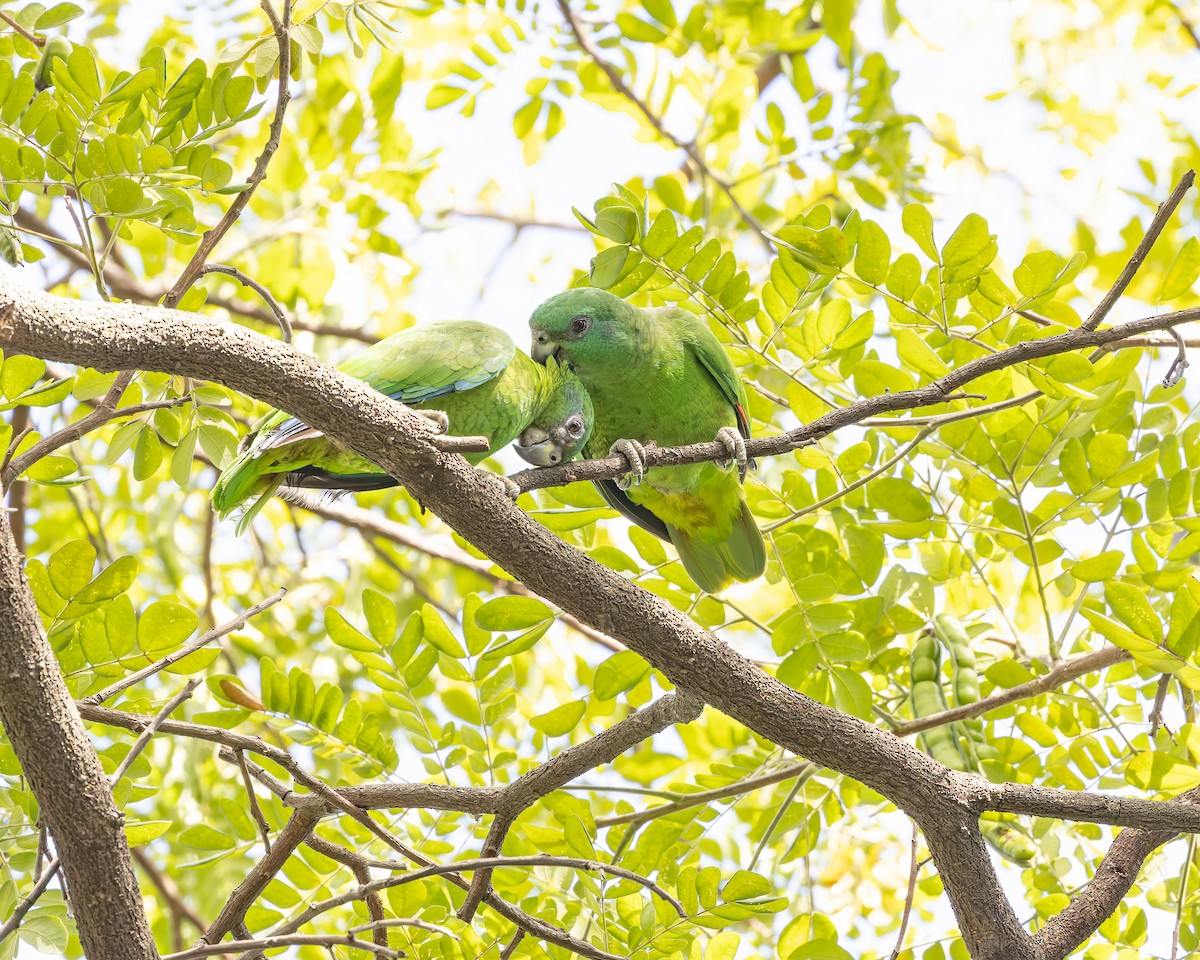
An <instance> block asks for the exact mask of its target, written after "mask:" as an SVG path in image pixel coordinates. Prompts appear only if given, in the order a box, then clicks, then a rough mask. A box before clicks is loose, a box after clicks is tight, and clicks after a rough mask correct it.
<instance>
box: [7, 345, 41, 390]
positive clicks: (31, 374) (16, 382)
mask: <svg viewBox="0 0 1200 960" xmlns="http://www.w3.org/2000/svg"><path fill="white" fill-rule="evenodd" d="M45 372H46V361H45V360H39V359H38V358H37V357H26V356H23V355H21V354H17V355H15V356H11V357H8V358H7V359H6V360H5V361H4V365H3V366H0V393H3V394H4V396H6V397H8V398H9V399H10V400H11V399H13V398H15V397H19V396H20V395H21V394H23V393H24V392H25V391H26V390H28V389H29V388H30V387H32V386H33V385H34V384H35V383H37V382H38V381H39V380H40V379H41V378H42V374H44V373H45Z"/></svg>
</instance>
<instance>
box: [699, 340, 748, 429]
mask: <svg viewBox="0 0 1200 960" xmlns="http://www.w3.org/2000/svg"><path fill="white" fill-rule="evenodd" d="M699 323H703V321H699ZM688 346H689V347H690V348H691V351H692V353H693V355H695V357H696V359H697V360H699V361H700V363H701V365H702V366H703V367H704V369H705V370H707V371H708V372H709V375H710V376H711V377H712V378H713V380H715V381H716V382H717V386H718V387H720V388H721V392H722V393H724V394H725V396H726V397H727V398H728V399H729V403H730V405H731V406H732V407H733V410H734V413H736V414H737V425H738V432H740V433H741V435H742V436H743V437H745V438H746V439H750V417H749V415H748V414H747V413H746V406H747V402H746V388H745V386H744V385H743V384H742V378H741V377H740V376H738V372H737V367H735V366H734V365H733V361H732V360H730V359H729V354H728V353H726V352H725V348H724V347H722V346H721V342H720V341H719V340H718V339H717V338H716V337H714V336H713V334H712V331H711V330H709V329H708V327H707V326H704V327H700V328H698V329H696V330H695V333H694V335H693V336H692V337H689V338H688Z"/></svg>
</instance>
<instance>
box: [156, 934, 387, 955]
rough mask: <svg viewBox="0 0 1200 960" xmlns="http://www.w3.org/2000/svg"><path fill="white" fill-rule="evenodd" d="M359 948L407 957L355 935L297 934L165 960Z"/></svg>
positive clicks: (212, 947) (216, 945)
mask: <svg viewBox="0 0 1200 960" xmlns="http://www.w3.org/2000/svg"><path fill="white" fill-rule="evenodd" d="M303 946H314V947H326V948H333V947H341V946H347V947H357V948H358V949H360V950H374V951H375V952H376V953H377V954H382V955H383V956H386V957H403V956H404V954H403V953H401V952H400V951H399V950H392V949H390V948H388V947H379V946H376V947H371V945H370V944H369V943H366V942H364V941H362V940H359V939H358V937H356V936H354V934H352V933H343V934H337V933H331V934H324V933H293V934H284V935H280V936H270V937H262V938H261V939H259V940H228V941H226V942H225V943H210V944H205V945H203V946H197V947H191V948H190V949H188V950H183V951H181V952H180V953H168V954H166V955H164V956H163V958H162V960H195V958H198V957H219V956H223V955H225V954H228V953H248V952H251V951H262V950H274V949H276V948H278V947H303Z"/></svg>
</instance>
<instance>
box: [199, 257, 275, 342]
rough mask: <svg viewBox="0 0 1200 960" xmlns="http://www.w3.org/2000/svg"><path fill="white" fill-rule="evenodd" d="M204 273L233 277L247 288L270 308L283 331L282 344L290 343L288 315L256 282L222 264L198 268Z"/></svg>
mask: <svg viewBox="0 0 1200 960" xmlns="http://www.w3.org/2000/svg"><path fill="white" fill-rule="evenodd" d="M206 273H219V274H222V275H224V276H226V277H233V279H234V280H236V281H237V282H238V283H240V284H241V285H242V286H243V287H249V288H250V289H251V290H253V291H254V292H255V293H257V294H258V295H259V296H260V297H262V299H263V302H264V303H265V304H266V305H267V306H268V307H270V308H271V312H272V313H273V314H275V320H276V322H277V323H278V324H279V329H280V330H281V331H283V342H284V343H291V342H292V321H291V320H289V319H288V315H287V314H286V313H285V312H284V309H283V307H281V306H280V305H279V301H278V300H276V299H275V297H274V296H273V295H272V294H271V291H270V290H268V289H267V288H266V287H264V286H263V285H262V284H261V283H259V282H258V281H257V280H255V279H253V278H252V277H249V276H247V275H246V274H244V273H242V271H241V270H239V269H237V267H228V266H226V265H225V264H223V263H206V264H204V266H202V267H201V268H200V275H201V276H203V275H204V274H206Z"/></svg>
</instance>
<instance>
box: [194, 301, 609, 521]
mask: <svg viewBox="0 0 1200 960" xmlns="http://www.w3.org/2000/svg"><path fill="white" fill-rule="evenodd" d="M339 369H341V370H342V371H343V372H344V373H348V374H350V375H351V376H353V377H358V378H360V379H362V380H364V381H365V382H366V383H367V384H368V385H369V386H371V387H373V388H374V389H376V390H378V391H379V392H380V393H383V394H386V395H387V396H389V397H391V398H393V399H395V400H399V401H401V402H402V403H405V404H407V405H408V406H410V407H413V408H415V409H417V410H422V411H426V412H427V414H428V415H429V416H430V419H432V420H434V421H435V422H437V423H438V424H439V425H440V427H441V429H442V430H443V431H444V432H445V431H449V432H452V433H453V434H454V435H455V436H460V437H473V436H484V437H487V438H488V449H487V451H486V452H484V453H470V454H467V455H466V456H467V459H468V460H470V461H471V462H472V463H478V462H479V461H480V460H483V459H484V458H485V457H487V456H488V455H489V454H491V453H494V452H495V451H497V450H499V449H501V448H502V447H504V446H507V445H508V444H509V443H510V442H512V441H513V440H517V441H518V442H517V448H516V449H517V453H519V454H520V455H521V457H522V458H523V459H525V460H527V461H528V462H529V463H532V464H534V465H535V466H551V465H552V464H556V463H560V462H563V461H566V460H570V459H571V458H572V457H574V456H575V455H576V454H578V453H579V452H580V450H582V448H583V445H584V443H585V442H586V440H587V437H588V433H589V429H590V426H591V422H592V404H591V400H590V399H589V398H588V394H587V391H586V390H585V389H584V388H583V386H582V384H581V383H580V381H579V379H578V378H577V377H576V376H575V375H574V374H573V373H572V372H571V371H570V369H569V368H568V367H566V366H565V365H561V366H560V365H558V364H554V365H546V366H542V365H539V364H537V363H534V362H533V361H532V360H530V359H529V357H527V356H526V355H525V354H524V353H521V352H520V351H519V350H517V348H516V346H515V345H514V344H513V341H512V339H511V338H510V337H509V336H508V334H506V333H505V332H504V331H503V330H497V329H496V328H495V327H491V326H488V325H487V324H484V323H476V322H474V321H470V320H451V321H446V322H443V323H431V324H428V325H427V326H423V327H414V328H413V329H410V330H403V331H401V332H400V333H397V334H393V335H392V336H390V337H388V338H387V339H386V340H381V341H380V342H379V343H377V344H375V345H374V346H373V347H371V348H370V349H369V350H366V351H365V352H363V353H361V354H359V355H358V356H356V357H354V358H352V359H351V360H349V361H348V362H346V363H344V364H343V365H342V366H341V367H340V368H339ZM498 480H499V481H500V482H502V483H505V485H506V490H508V491H509V493H510V495H511V493H512V483H511V481H506V480H505V478H498ZM395 485H396V481H395V480H394V479H392V477H390V476H389V475H388V474H386V473H384V472H383V471H382V470H380V468H379V467H377V466H376V465H375V464H374V463H372V462H371V461H370V460H367V459H365V458H364V457H361V456H359V455H358V454H356V453H354V452H353V451H350V450H347V449H346V448H345V447H341V446H339V445H337V444H335V443H334V442H333V441H332V440H329V439H328V438H326V437H325V435H324V434H322V433H321V432H320V431H319V430H314V429H312V428H311V427H309V426H308V425H307V424H305V423H303V422H301V421H300V420H298V419H296V418H295V417H293V416H290V415H289V414H287V413H285V412H284V411H282V410H272V411H271V412H270V413H268V414H267V415H266V416H265V417H263V418H262V419H261V420H260V421H259V422H258V423H257V424H255V425H254V429H253V431H252V432H251V433H249V434H248V435H247V436H246V437H245V438H244V439H243V440H242V444H241V448H240V453H239V455H238V457H237V458H236V459H235V460H234V461H233V462H232V463H231V464H229V466H227V467H226V468H225V469H224V470H223V471H222V472H221V475H220V476H219V477H218V478H217V483H216V486H214V487H213V490H212V495H211V496H212V504H213V508H214V509H215V510H216V511H217V513H218V514H219V515H220V516H222V517H224V516H226V515H227V514H229V513H230V512H231V511H233V510H234V509H235V508H236V507H237V506H238V505H239V504H241V503H242V502H243V501H245V500H247V499H249V498H250V497H256V496H257V497H258V500H257V502H256V503H255V504H254V505H253V506H252V507H251V508H250V509H249V510H247V511H246V513H245V515H244V516H243V517H242V518H241V520H240V522H239V524H238V532H239V533H240V532H241V531H242V530H244V529H245V527H246V525H247V524H248V523H249V521H250V520H251V519H253V517H254V515H255V514H256V513H257V512H258V511H259V510H261V509H262V507H263V505H265V503H266V502H267V500H269V499H270V497H271V496H272V495H273V494H274V493H275V491H276V490H277V489H278V488H279V487H280V486H288V487H301V488H308V489H319V490H379V489H382V488H384V487H391V486H395Z"/></svg>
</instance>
